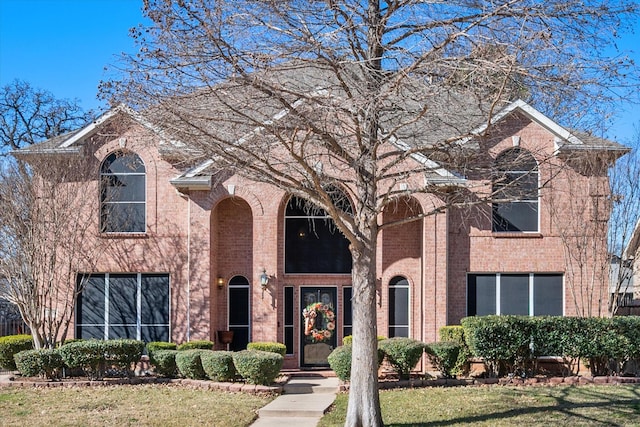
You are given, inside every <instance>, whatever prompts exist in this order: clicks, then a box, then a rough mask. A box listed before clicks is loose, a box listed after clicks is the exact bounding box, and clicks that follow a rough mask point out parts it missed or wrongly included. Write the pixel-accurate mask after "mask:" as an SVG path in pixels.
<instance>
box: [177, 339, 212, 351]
mask: <svg viewBox="0 0 640 427" xmlns="http://www.w3.org/2000/svg"><path fill="white" fill-rule="evenodd" d="M177 349H178V351H184V350H213V342H212V341H208V340H194V341H189V342H185V343H182V344H180V345H179V346H178V347H177Z"/></svg>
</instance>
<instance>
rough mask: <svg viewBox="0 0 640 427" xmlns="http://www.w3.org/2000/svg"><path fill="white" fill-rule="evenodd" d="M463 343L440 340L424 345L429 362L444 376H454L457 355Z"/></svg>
mask: <svg viewBox="0 0 640 427" xmlns="http://www.w3.org/2000/svg"><path fill="white" fill-rule="evenodd" d="M462 349H463V345H462V344H460V343H457V342H453V341H440V342H434V343H430V344H426V345H425V347H424V350H425V352H426V353H427V357H428V358H429V362H431V364H432V365H433V366H434V367H435V368H436V369H438V371H440V373H441V374H442V376H443V377H444V378H455V376H456V368H457V366H458V357H459V355H460V353H461V352H462Z"/></svg>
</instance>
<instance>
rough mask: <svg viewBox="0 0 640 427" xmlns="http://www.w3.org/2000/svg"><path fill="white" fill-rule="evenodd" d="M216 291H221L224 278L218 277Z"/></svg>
mask: <svg viewBox="0 0 640 427" xmlns="http://www.w3.org/2000/svg"><path fill="white" fill-rule="evenodd" d="M217 283H218V289H222V288H224V278H223V277H218V281H217Z"/></svg>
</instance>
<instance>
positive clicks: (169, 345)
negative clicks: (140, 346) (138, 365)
mask: <svg viewBox="0 0 640 427" xmlns="http://www.w3.org/2000/svg"><path fill="white" fill-rule="evenodd" d="M177 348H178V346H177V344H176V343H174V342H166V341H151V342H150V343H147V355H148V356H149V359H151V355H152V353H153V352H154V351H157V350H176V349H177Z"/></svg>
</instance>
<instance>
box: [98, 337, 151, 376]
mask: <svg viewBox="0 0 640 427" xmlns="http://www.w3.org/2000/svg"><path fill="white" fill-rule="evenodd" d="M143 351H144V342H143V341H137V340H130V339H117V340H107V341H104V355H105V361H106V364H107V365H109V366H111V367H113V368H115V369H117V370H120V371H123V372H124V373H126V375H127V376H131V375H132V374H133V372H134V370H133V369H132V365H134V364H136V363H138V362H139V361H140V358H141V357H142V352H143ZM134 369H135V367H134Z"/></svg>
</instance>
